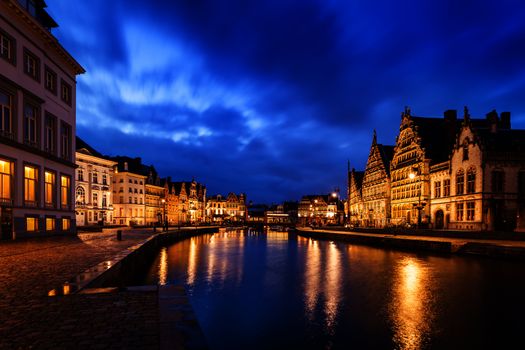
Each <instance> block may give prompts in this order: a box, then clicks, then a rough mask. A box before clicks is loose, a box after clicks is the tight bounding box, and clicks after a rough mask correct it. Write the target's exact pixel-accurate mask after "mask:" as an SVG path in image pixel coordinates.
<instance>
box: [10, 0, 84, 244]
mask: <svg viewBox="0 0 525 350" xmlns="http://www.w3.org/2000/svg"><path fill="white" fill-rule="evenodd" d="M45 8H46V4H45V2H44V1H29V0H2V1H0V238H1V239H14V238H16V237H28V236H46V235H51V234H74V233H75V232H76V230H75V211H74V194H73V188H74V175H75V167H76V165H75V152H74V151H75V138H74V135H75V129H76V76H77V75H79V74H83V73H85V71H84V68H82V66H80V64H79V63H78V62H77V61H76V60H75V59H74V58H73V57H72V56H71V55H70V54H69V53H68V52H67V51H66V50H65V49H64V48H63V47H62V45H60V43H59V42H58V40H57V39H56V38H55V37H54V36H53V34H52V29H53V28H55V27H57V26H58V25H57V24H56V22H55V21H54V20H53V18H51V16H49V14H48V13H47V11H46V9H45Z"/></svg>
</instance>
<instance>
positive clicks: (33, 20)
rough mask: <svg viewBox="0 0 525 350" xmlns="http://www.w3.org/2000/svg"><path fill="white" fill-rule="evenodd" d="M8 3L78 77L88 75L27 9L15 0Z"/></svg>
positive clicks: (7, 0)
mask: <svg viewBox="0 0 525 350" xmlns="http://www.w3.org/2000/svg"><path fill="white" fill-rule="evenodd" d="M3 1H4V2H6V3H7V6H9V7H10V8H11V9H13V10H14V11H15V13H16V14H17V15H19V16H20V17H21V18H22V19H23V20H24V21H25V22H26V23H27V24H29V25H30V26H31V27H32V28H33V29H34V30H35V31H37V32H38V34H40V35H41V36H42V37H43V38H44V40H45V41H46V42H47V43H48V44H50V45H51V46H52V47H54V48H55V49H56V50H57V52H58V53H59V54H60V56H62V58H64V59H65V60H66V61H67V62H68V63H69V64H70V65H71V67H72V68H73V70H74V72H75V74H76V75H79V74H84V73H86V70H85V69H84V67H82V66H81V65H80V63H78V62H77V60H76V59H75V58H74V57H73V56H72V55H71V54H70V53H69V52H68V51H67V50H66V49H65V48H64V47H63V46H62V45H61V44H60V43H59V41H58V39H57V38H56V37H55V36H54V35H53V34H51V32H50V31H48V30H46V29H45V28H44V27H43V26H42V24H40V23H39V22H38V21H37V20H36V18H33V16H31V15H30V14H29V13H28V12H27V11H26V10H25V9H23V8H22V7H21V5H20V4H19V3H18V1H15V0H3Z"/></svg>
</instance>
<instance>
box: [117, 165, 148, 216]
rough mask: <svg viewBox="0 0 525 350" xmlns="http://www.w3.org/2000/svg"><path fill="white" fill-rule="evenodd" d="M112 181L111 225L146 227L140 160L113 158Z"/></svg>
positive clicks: (144, 196) (144, 193)
mask: <svg viewBox="0 0 525 350" xmlns="http://www.w3.org/2000/svg"><path fill="white" fill-rule="evenodd" d="M113 160H115V161H117V163H118V164H117V167H116V169H115V175H114V180H113V207H114V212H113V223H114V224H117V225H127V226H136V225H146V203H145V202H146V192H145V190H146V187H145V183H146V180H147V178H148V177H147V176H146V175H142V169H141V168H138V166H137V164H141V162H140V158H129V157H115V158H113Z"/></svg>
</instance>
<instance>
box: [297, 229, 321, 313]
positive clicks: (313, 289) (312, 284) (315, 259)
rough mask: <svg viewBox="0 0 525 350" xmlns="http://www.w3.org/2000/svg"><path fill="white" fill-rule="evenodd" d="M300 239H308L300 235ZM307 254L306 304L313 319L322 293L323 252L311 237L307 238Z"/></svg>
mask: <svg viewBox="0 0 525 350" xmlns="http://www.w3.org/2000/svg"><path fill="white" fill-rule="evenodd" d="M299 241H300V242H301V243H304V242H305V241H306V239H305V238H302V237H300V238H299ZM306 255H307V256H308V259H306V269H305V271H304V280H305V288H304V299H305V303H304V305H305V308H306V315H307V317H308V319H309V320H313V319H314V317H315V309H316V306H317V300H318V298H319V294H320V293H321V289H320V280H321V279H320V277H321V252H320V250H319V242H317V241H314V240H311V239H310V240H307V241H306Z"/></svg>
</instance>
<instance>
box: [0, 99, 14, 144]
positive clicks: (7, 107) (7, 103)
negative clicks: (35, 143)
mask: <svg viewBox="0 0 525 350" xmlns="http://www.w3.org/2000/svg"><path fill="white" fill-rule="evenodd" d="M12 105H13V98H12V96H11V95H9V94H7V93H4V92H2V91H0V136H3V137H7V138H10V139H14V133H13V114H12V111H13V108H12Z"/></svg>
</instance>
